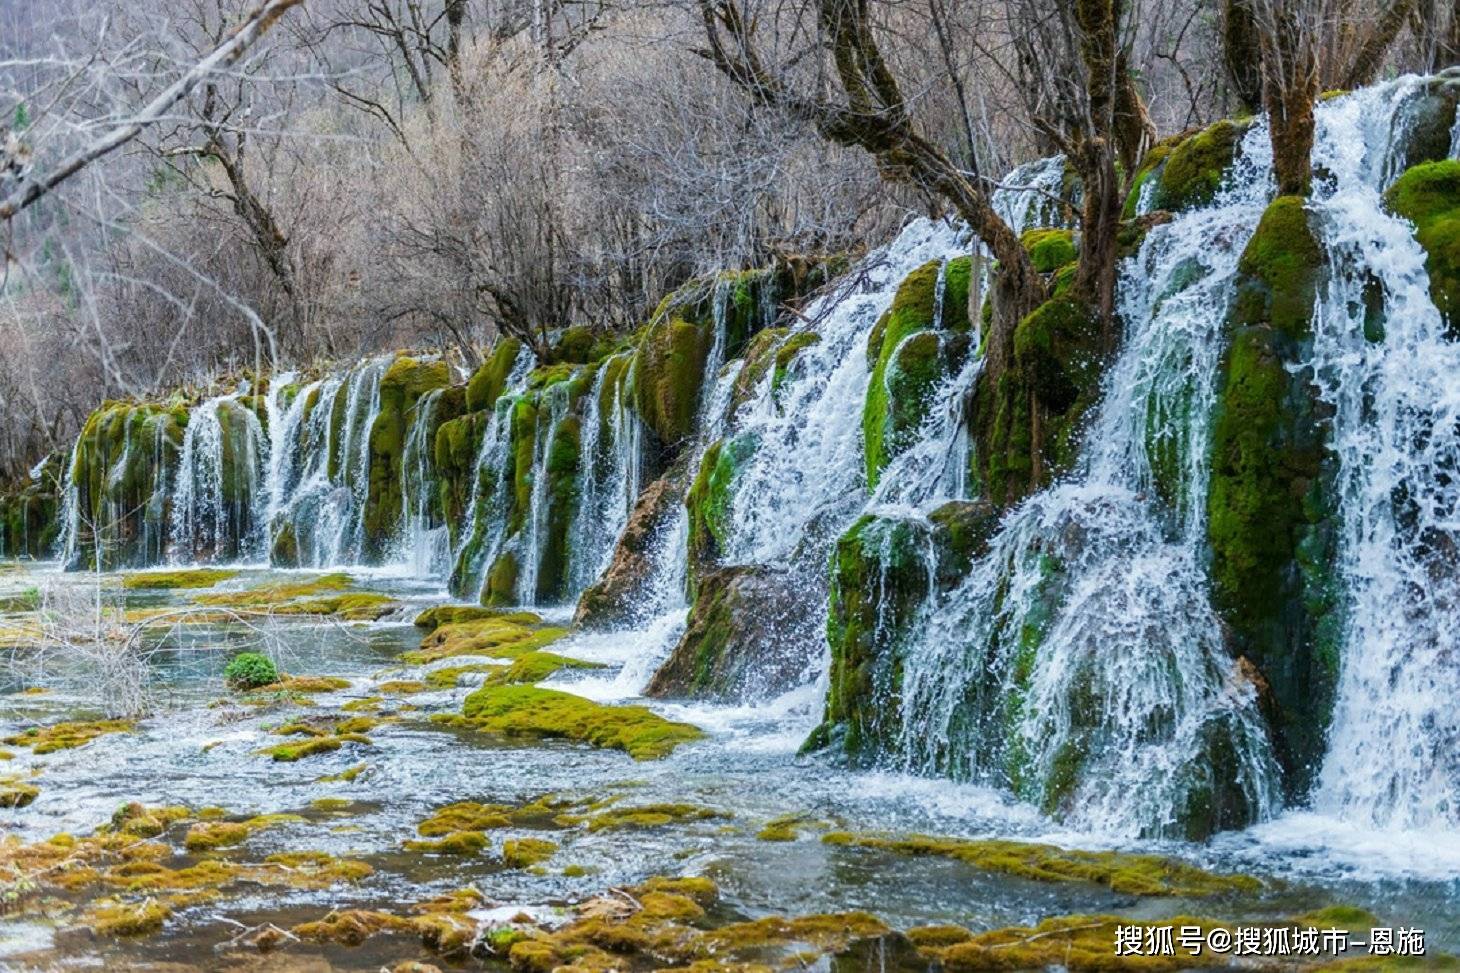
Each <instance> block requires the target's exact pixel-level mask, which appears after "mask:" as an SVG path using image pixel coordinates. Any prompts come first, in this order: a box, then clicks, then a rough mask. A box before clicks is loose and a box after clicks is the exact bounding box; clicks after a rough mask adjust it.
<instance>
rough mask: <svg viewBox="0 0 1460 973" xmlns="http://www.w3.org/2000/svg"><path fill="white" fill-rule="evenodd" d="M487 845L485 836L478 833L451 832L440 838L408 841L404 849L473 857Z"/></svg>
mask: <svg viewBox="0 0 1460 973" xmlns="http://www.w3.org/2000/svg"><path fill="white" fill-rule="evenodd" d="M487 844H488V842H487V836H486V835H484V834H482V832H480V831H452V832H449V833H448V834H445V835H443V836H441V837H440V838H434V839H432V838H420V839H416V838H412V839H409V840H407V841H406V842H405V849H406V851H422V852H427V853H429V854H433V855H475V854H477V853H478V852H480V851H482V850H483V849H485V848H486V847H487Z"/></svg>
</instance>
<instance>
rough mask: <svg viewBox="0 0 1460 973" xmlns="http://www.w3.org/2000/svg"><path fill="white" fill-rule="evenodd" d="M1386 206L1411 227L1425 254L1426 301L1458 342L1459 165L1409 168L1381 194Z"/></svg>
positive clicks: (1446, 162)
mask: <svg viewBox="0 0 1460 973" xmlns="http://www.w3.org/2000/svg"><path fill="white" fill-rule="evenodd" d="M1384 203H1385V205H1386V206H1388V207H1389V209H1390V211H1391V212H1393V213H1394V214H1395V215H1397V216H1402V217H1404V218H1405V219H1406V220H1409V221H1410V222H1411V223H1413V224H1414V230H1415V238H1416V239H1417V240H1419V244H1420V246H1422V247H1424V250H1425V273H1427V274H1428V275H1429V278H1430V297H1431V298H1432V299H1433V300H1434V302H1435V307H1437V308H1439V309H1440V314H1441V315H1442V316H1443V317H1444V319H1445V323H1446V325H1447V326H1448V328H1449V330H1450V334H1451V337H1460V161H1456V160H1454V159H1445V160H1444V161H1442V162H1426V163H1422V164H1420V165H1417V166H1413V167H1412V168H1410V169H1408V170H1406V171H1405V173H1404V174H1403V175H1402V176H1400V177H1399V178H1398V179H1396V180H1395V181H1394V185H1392V186H1390V187H1389V189H1388V191H1387V192H1385V194H1384Z"/></svg>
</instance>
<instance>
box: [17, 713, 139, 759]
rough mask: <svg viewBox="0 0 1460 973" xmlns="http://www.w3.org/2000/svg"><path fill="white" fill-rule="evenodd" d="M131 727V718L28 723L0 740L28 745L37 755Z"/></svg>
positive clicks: (132, 724) (63, 748) (76, 745)
mask: <svg viewBox="0 0 1460 973" xmlns="http://www.w3.org/2000/svg"><path fill="white" fill-rule="evenodd" d="M134 726H135V724H134V723H133V722H132V721H131V720H89V721H79V722H64V723H52V724H50V725H49V726H32V727H30V728H29V729H26V730H24V731H22V732H20V733H16V734H12V735H11V736H8V737H5V739H4V742H5V743H7V744H9V745H10V746H14V747H29V748H30V749H31V751H32V752H33V753H35V754H36V755H37V756H39V755H41V754H47V753H55V752H57V751H59V750H71V749H74V748H76V747H80V746H85V745H86V744H88V743H90V742H91V741H92V740H95V739H96V738H97V737H99V736H104V735H106V734H108V733H128V732H130V731H131V730H132V728H133V727H134Z"/></svg>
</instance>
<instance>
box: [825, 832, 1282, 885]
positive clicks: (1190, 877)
mask: <svg viewBox="0 0 1460 973" xmlns="http://www.w3.org/2000/svg"><path fill="white" fill-rule="evenodd" d="M821 840H822V841H823V842H825V843H826V844H830V845H849V846H856V847H860V848H876V849H880V850H883V851H891V852H895V853H896V854H899V855H912V856H927V855H933V856H938V857H943V858H953V859H956V860H958V861H961V862H963V863H965V864H968V865H972V866H974V867H975V868H980V869H984V870H987V871H993V872H1000V873H1003V874H1006V875H1017V876H1019V877H1020V878H1028V879H1033V880H1035V881H1038V882H1090V883H1092V884H1095V885H1104V886H1106V887H1107V888H1109V889H1110V890H1111V891H1112V892H1119V893H1122V894H1124V895H1147V896H1181V897H1183V898H1192V897H1197V896H1206V895H1217V894H1232V893H1239V894H1245V895H1251V894H1252V893H1254V892H1257V891H1258V890H1259V889H1261V888H1262V883H1261V882H1259V881H1258V880H1257V879H1255V878H1252V877H1251V876H1249V875H1222V874H1217V873H1213V872H1209V871H1206V870H1205V869H1201V868H1197V867H1196V866H1195V865H1189V864H1187V863H1186V862H1182V861H1178V860H1176V859H1174V858H1165V857H1162V856H1159V855H1134V854H1127V853H1125V852H1118V851H1072V850H1068V849H1065V848H1059V847H1056V846H1055V845H1043V844H1035V843H1032V842H1024V841H1006V840H998V839H990V840H972V839H967V838H938V837H930V836H928V835H909V836H907V837H886V836H881V835H867V834H855V833H851V832H846V831H833V832H831V833H829V834H826V835H823V836H822V839H821Z"/></svg>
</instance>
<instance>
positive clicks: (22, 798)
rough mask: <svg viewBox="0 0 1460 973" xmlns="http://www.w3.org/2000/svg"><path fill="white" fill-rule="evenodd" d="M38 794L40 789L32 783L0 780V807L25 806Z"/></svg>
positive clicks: (38, 795)
mask: <svg viewBox="0 0 1460 973" xmlns="http://www.w3.org/2000/svg"><path fill="white" fill-rule="evenodd" d="M40 795H41V789H40V788H39V787H36V786H35V785H34V784H26V783H23V782H21V781H18V780H0V807H26V806H28V805H29V804H30V803H31V802H32V801H34V800H35V799H36V798H37V797H40Z"/></svg>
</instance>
